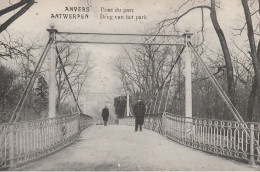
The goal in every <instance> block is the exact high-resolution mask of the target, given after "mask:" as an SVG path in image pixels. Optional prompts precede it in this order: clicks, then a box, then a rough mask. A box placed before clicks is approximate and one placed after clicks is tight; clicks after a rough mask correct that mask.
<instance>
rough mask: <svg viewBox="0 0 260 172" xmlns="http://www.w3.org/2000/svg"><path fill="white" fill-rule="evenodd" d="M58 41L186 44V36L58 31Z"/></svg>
mask: <svg viewBox="0 0 260 172" xmlns="http://www.w3.org/2000/svg"><path fill="white" fill-rule="evenodd" d="M56 42H57V43H88V44H133V45H185V36H179V35H145V34H113V33H79V32H57V33H56Z"/></svg>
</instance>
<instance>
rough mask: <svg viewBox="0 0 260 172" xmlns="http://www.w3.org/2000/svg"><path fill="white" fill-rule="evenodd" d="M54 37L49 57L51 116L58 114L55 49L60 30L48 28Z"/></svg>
mask: <svg viewBox="0 0 260 172" xmlns="http://www.w3.org/2000/svg"><path fill="white" fill-rule="evenodd" d="M47 31H48V32H49V33H50V38H51V39H52V45H51V49H50V58H49V118H54V117H55V116H56V93H57V90H56V51H55V44H54V43H55V37H56V36H55V35H56V33H57V32H58V31H57V30H56V29H54V27H52V28H51V29H47Z"/></svg>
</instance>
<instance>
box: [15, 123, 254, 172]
mask: <svg viewBox="0 0 260 172" xmlns="http://www.w3.org/2000/svg"><path fill="white" fill-rule="evenodd" d="M16 170H33V171H37V170H52V171H53V170H58V171H60V170H72V171H76V170H156V171H157V170H187V171H188V170H226V171H231V170H232V171H233V170H244V171H248V170H259V169H257V168H253V167H250V166H249V165H247V164H244V163H239V162H237V161H234V160H229V159H226V158H222V157H219V156H214V155H210V154H207V153H204V152H201V151H196V150H193V149H191V148H187V147H185V146H182V145H180V144H178V143H175V142H172V141H170V140H167V139H166V138H163V137H162V136H160V135H159V134H157V133H154V132H152V131H149V130H144V131H143V132H134V129H133V127H129V126H107V127H104V126H92V127H90V128H88V129H86V130H85V131H84V132H83V133H82V134H81V137H80V139H79V141H78V142H75V143H74V144H72V145H70V146H69V147H67V148H65V149H63V150H61V151H59V152H57V153H55V154H53V155H50V156H47V157H45V158H42V159H40V160H38V161H35V162H32V163H30V164H27V165H25V166H23V167H20V168H18V169H16Z"/></svg>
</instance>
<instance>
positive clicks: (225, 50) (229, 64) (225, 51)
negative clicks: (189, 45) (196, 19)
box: [159, 0, 236, 105]
mask: <svg viewBox="0 0 260 172" xmlns="http://www.w3.org/2000/svg"><path fill="white" fill-rule="evenodd" d="M188 2H191V1H189V0H187V1H186V2H185V3H184V4H183V5H182V6H181V8H182V7H184V6H187V5H188ZM202 2H203V3H204V4H200V5H197V6H195V7H191V8H189V9H188V10H186V11H185V12H183V13H182V14H181V15H178V16H177V17H173V18H170V19H165V20H163V21H162V22H160V23H159V28H160V29H159V30H161V29H162V28H164V27H166V26H171V25H174V26H175V25H176V24H177V23H178V22H179V21H180V19H181V18H183V17H184V16H186V15H187V14H188V13H190V12H192V11H193V10H197V9H201V12H202V27H201V29H202V30H201V32H202V37H203V41H204V35H203V32H204V12H203V10H204V9H207V10H210V18H211V22H212V24H213V26H214V29H215V31H216V34H217V36H218V38H219V42H220V45H221V48H222V52H223V57H224V60H225V65H224V66H223V67H225V68H226V71H227V72H226V78H227V89H228V96H229V98H230V100H231V102H232V103H233V104H234V105H235V103H236V102H235V88H234V74H233V65H232V61H231V56H230V53H229V48H228V44H227V41H226V37H225V35H224V32H223V30H222V28H221V27H220V25H219V22H218V19H217V13H216V2H215V0H210V6H209V5H207V4H205V2H206V1H202ZM181 8H179V10H177V11H175V12H176V14H178V12H179V11H180V10H181Z"/></svg>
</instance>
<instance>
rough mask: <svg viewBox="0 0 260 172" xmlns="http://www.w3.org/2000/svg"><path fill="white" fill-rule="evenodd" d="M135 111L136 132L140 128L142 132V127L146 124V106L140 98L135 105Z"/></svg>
mask: <svg viewBox="0 0 260 172" xmlns="http://www.w3.org/2000/svg"><path fill="white" fill-rule="evenodd" d="M133 111H134V115H135V132H137V131H138V127H139V128H140V131H142V125H143V124H144V115H145V104H144V102H143V101H142V100H141V98H140V97H139V98H138V100H137V102H136V104H135V105H134V107H133Z"/></svg>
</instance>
